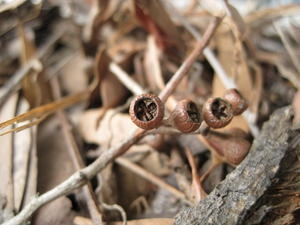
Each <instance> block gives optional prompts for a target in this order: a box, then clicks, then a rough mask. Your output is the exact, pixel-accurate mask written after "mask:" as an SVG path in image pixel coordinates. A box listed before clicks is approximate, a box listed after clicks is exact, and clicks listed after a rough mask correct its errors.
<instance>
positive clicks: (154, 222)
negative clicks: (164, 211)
mask: <svg viewBox="0 0 300 225" xmlns="http://www.w3.org/2000/svg"><path fill="white" fill-rule="evenodd" d="M74 223H75V224H76V225H92V222H91V220H90V219H87V218H84V217H78V216H77V217H75V219H74ZM173 223H174V219H167V218H159V219H141V220H130V221H127V225H172V224H173ZM122 224H123V222H113V223H109V225H122Z"/></svg>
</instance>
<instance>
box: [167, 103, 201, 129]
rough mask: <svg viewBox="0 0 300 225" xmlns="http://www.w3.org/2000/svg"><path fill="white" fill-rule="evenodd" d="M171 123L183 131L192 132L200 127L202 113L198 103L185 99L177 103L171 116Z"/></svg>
mask: <svg viewBox="0 0 300 225" xmlns="http://www.w3.org/2000/svg"><path fill="white" fill-rule="evenodd" d="M170 122H171V124H172V125H173V126H174V127H175V128H177V129H178V130H180V131H181V132H183V133H190V132H193V131H195V130H197V129H198V128H199V127H200V122H201V118H200V113H199V110H198V108H197V105H196V104H195V103H194V102H193V101H191V100H187V99H184V100H182V101H180V102H178V103H177V105H176V107H175V109H174V110H173V112H172V114H171V116H170Z"/></svg>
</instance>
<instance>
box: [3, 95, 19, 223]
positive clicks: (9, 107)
mask: <svg viewBox="0 0 300 225" xmlns="http://www.w3.org/2000/svg"><path fill="white" fill-rule="evenodd" d="M17 99H18V96H17V95H13V96H11V97H10V98H9V99H8V100H7V102H6V104H5V105H4V106H3V107H2V108H1V110H0V118H1V120H6V119H8V118H9V117H11V116H13V115H14V113H15V110H16V105H17ZM0 143H1V150H0V158H1V160H3V161H2V163H0V174H1V180H0V198H1V199H2V200H3V203H4V204H3V206H2V207H3V208H1V214H0V220H1V219H3V220H7V219H8V218H9V217H11V216H12V215H13V210H14V193H13V174H12V171H13V146H12V143H13V142H12V134H9V135H7V136H2V137H0ZM0 222H1V223H2V222H3V221H0Z"/></svg>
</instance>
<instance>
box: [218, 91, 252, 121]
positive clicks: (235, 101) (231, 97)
mask: <svg viewBox="0 0 300 225" xmlns="http://www.w3.org/2000/svg"><path fill="white" fill-rule="evenodd" d="M223 98H224V99H225V100H226V101H228V102H229V103H230V104H231V106H232V110H233V115H235V116H237V115H240V114H242V113H243V112H244V111H245V110H246V109H247V108H248V103H247V100H246V99H245V98H244V97H243V96H242V95H241V93H240V92H239V91H238V90H237V89H235V88H232V89H228V90H226V91H225V93H224V95H223Z"/></svg>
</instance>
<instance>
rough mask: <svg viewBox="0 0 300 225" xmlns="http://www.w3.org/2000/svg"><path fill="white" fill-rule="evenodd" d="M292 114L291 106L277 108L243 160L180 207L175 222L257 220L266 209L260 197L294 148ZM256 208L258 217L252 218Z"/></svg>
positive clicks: (198, 223)
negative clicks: (207, 190) (199, 198)
mask: <svg viewBox="0 0 300 225" xmlns="http://www.w3.org/2000/svg"><path fill="white" fill-rule="evenodd" d="M292 117H293V112H292V109H291V108H290V107H285V108H282V109H279V110H277V111H276V112H275V113H274V114H273V115H272V116H271V118H270V120H269V121H268V122H266V123H265V124H264V126H263V129H262V132H261V134H260V135H259V136H258V137H257V138H256V139H255V140H254V142H253V144H252V147H251V150H250V152H249V154H248V156H247V157H246V158H245V160H244V161H243V162H242V163H241V164H240V165H239V166H238V167H236V169H235V170H234V171H233V172H231V173H230V174H228V175H227V177H226V179H225V180H224V181H223V182H221V183H220V184H219V185H218V186H217V187H216V188H215V189H214V190H213V192H212V193H211V194H210V195H209V196H208V197H207V198H205V199H204V200H202V201H201V202H199V204H198V205H197V206H195V207H193V208H186V209H183V210H182V211H181V212H180V213H179V214H178V215H177V216H176V218H175V223H174V224H175V225H202V224H203V225H210V224H211V225H216V224H218V225H222V224H224V225H225V224H226V225H241V224H259V222H261V220H262V219H263V217H264V216H265V215H266V213H267V211H268V210H266V209H268V206H265V207H264V201H262V199H264V197H265V196H266V194H267V193H268V190H270V188H271V187H272V186H273V185H275V184H276V183H277V182H278V180H279V179H278V175H280V170H281V169H282V168H283V167H286V164H287V163H286V162H287V161H288V155H289V154H288V153H289V152H291V150H292V148H294V147H291V145H289V143H290V142H291V140H292V139H293V138H295V136H296V132H295V131H294V130H293V129H292ZM257 211H259V215H260V219H257V218H256V219H257V221H256V222H254V220H255V219H254V218H255V216H254V215H257V214H255V212H257ZM251 221H253V222H251ZM257 222H258V223H257Z"/></svg>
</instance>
